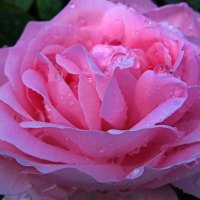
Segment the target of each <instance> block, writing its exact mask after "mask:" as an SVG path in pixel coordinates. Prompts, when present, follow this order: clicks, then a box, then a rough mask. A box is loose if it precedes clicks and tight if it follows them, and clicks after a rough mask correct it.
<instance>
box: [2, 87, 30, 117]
mask: <svg viewBox="0 0 200 200" xmlns="http://www.w3.org/2000/svg"><path fill="white" fill-rule="evenodd" d="M0 100H1V101H3V102H4V103H5V104H7V105H8V106H10V107H11V108H12V109H13V110H14V111H16V112H17V113H19V114H20V115H22V116H24V117H25V118H27V119H29V120H31V119H33V118H32V117H31V116H30V115H29V114H28V113H27V112H26V111H25V110H24V108H23V107H22V105H21V104H20V103H19V102H18V100H17V99H16V96H15V94H14V92H13V90H12V88H11V86H10V84H9V83H6V84H4V85H3V86H1V87H0Z"/></svg>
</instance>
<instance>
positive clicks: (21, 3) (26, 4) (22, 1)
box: [3, 0, 33, 11]
mask: <svg viewBox="0 0 200 200" xmlns="http://www.w3.org/2000/svg"><path fill="white" fill-rule="evenodd" d="M3 2H5V3H10V4H13V5H15V6H17V7H19V8H21V9H22V10H24V11H27V10H28V9H29V8H30V6H31V4H32V3H33V0H3Z"/></svg>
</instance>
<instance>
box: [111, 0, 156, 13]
mask: <svg viewBox="0 0 200 200" xmlns="http://www.w3.org/2000/svg"><path fill="white" fill-rule="evenodd" d="M110 1H112V2H115V3H123V4H125V5H126V6H128V7H130V8H134V9H135V10H137V12H141V13H145V12H147V11H149V10H153V9H155V8H157V6H156V4H154V3H153V2H152V1H151V0H143V1H142V2H141V0H110Z"/></svg>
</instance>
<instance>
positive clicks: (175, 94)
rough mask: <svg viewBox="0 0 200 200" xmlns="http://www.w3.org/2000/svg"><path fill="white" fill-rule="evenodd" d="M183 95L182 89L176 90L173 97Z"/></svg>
mask: <svg viewBox="0 0 200 200" xmlns="http://www.w3.org/2000/svg"><path fill="white" fill-rule="evenodd" d="M183 94H184V89H183V88H177V89H176V90H174V96H175V97H181V96H183Z"/></svg>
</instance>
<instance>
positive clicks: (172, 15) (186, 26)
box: [146, 3, 200, 36]
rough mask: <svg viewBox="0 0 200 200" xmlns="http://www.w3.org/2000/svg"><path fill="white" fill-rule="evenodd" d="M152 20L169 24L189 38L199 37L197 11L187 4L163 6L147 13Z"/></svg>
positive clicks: (199, 28) (199, 24)
mask: <svg viewBox="0 0 200 200" xmlns="http://www.w3.org/2000/svg"><path fill="white" fill-rule="evenodd" d="M146 14H147V16H149V17H150V18H151V19H153V20H155V21H157V22H169V23H170V24H172V25H173V26H175V27H177V28H180V30H181V31H182V32H183V33H184V34H185V35H187V36H199V34H200V23H199V22H198V18H199V17H198V16H197V14H196V13H195V11H193V10H192V8H190V7H189V6H188V5H187V4H185V3H180V4H175V5H174V4H171V5H166V6H162V7H160V8H157V9H154V10H151V11H149V12H148V13H146Z"/></svg>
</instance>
